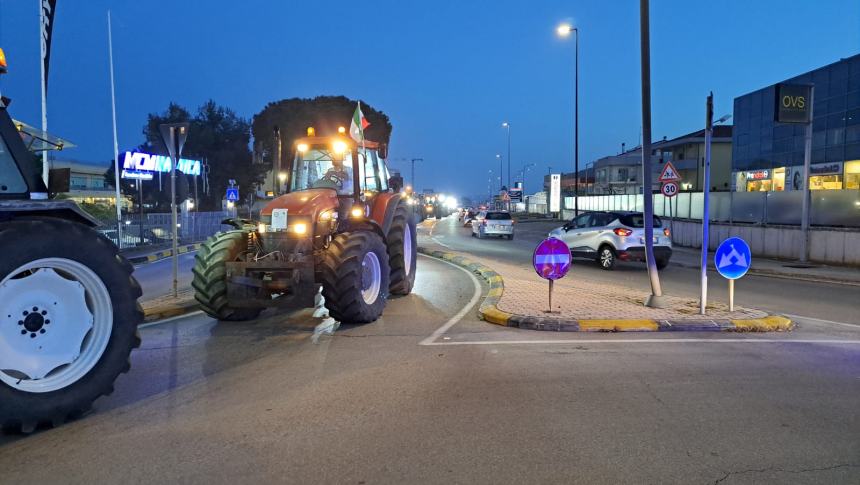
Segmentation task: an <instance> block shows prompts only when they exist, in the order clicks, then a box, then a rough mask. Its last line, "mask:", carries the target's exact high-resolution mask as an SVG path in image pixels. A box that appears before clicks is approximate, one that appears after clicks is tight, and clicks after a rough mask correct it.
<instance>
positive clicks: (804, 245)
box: [800, 86, 815, 263]
mask: <svg viewBox="0 0 860 485" xmlns="http://www.w3.org/2000/svg"><path fill="white" fill-rule="evenodd" d="M813 101H815V86H812V87H810V88H809V123H807V124H806V133H805V136H804V145H803V202H802V204H801V206H800V231H801V232H802V233H803V234H802V236H801V238H800V261H801V262H804V263H805V262H806V261H809V204H810V202H811V201H810V196H811V194H810V192H809V165H810V163H811V161H812V117H813V116H814V113H813V112H812V109H813V106H814V105H813Z"/></svg>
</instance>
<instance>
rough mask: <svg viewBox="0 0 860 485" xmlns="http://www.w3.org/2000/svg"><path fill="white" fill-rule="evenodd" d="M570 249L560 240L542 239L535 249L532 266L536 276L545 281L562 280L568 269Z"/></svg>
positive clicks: (552, 238)
mask: <svg viewBox="0 0 860 485" xmlns="http://www.w3.org/2000/svg"><path fill="white" fill-rule="evenodd" d="M570 260H571V256H570V248H568V247H567V244H565V243H564V241H562V240H561V239H557V238H554V237H551V238H547V239H544V240H543V241H541V243H540V244H538V246H537V247H536V248H535V252H534V254H533V255H532V264H534V267H535V271H536V272H537V274H538V276H540V277H541V278H543V279H547V280H557V279H560V278H564V275H566V274H567V270H569V269H570Z"/></svg>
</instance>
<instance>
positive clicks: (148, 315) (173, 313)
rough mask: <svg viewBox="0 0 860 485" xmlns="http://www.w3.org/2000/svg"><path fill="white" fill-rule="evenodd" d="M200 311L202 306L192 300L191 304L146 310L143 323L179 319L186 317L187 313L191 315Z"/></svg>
mask: <svg viewBox="0 0 860 485" xmlns="http://www.w3.org/2000/svg"><path fill="white" fill-rule="evenodd" d="M199 309H200V305H199V304H198V303H197V301H196V300H191V301H189V302H183V303H179V304H177V305H174V306H168V307H160V308H153V309H151V310H144V317H143V323H152V322H155V321H158V320H163V319H165V318H170V317H178V316H180V315H185V314H186V313H191V312H194V311H197V310H199Z"/></svg>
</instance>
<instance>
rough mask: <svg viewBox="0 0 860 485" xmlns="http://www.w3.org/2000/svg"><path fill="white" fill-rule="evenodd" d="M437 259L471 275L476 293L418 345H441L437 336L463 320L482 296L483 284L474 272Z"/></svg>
mask: <svg viewBox="0 0 860 485" xmlns="http://www.w3.org/2000/svg"><path fill="white" fill-rule="evenodd" d="M420 256H424V257H425V258H429V257H430V256H426V255H424V254H421V255H420ZM433 259H436V258H433ZM436 261H440V262H442V263H445V264H448V265H451V266H453V267H455V268H457V269H459V270H460V271H462V272H464V273H466V274H467V275H469V278H472V283H473V284H474V285H475V294H474V295H472V299H471V300H469V303H467V304H466V306H464V307H463V308H462V309H461V310H460V311H459V312H457V314H456V315H454V316H453V317H451V319H450V320H448V321H447V322H445V324H444V325H442V326H441V327H439V328H437V329H436V331H435V332H433V333H432V334H430V336H429V337H427V338H425V339H424V340H422V341H421V342H420V343H419V344H418V345H441V344H437V343H435V342H434V341H435V340H436V339H437V338H439V337H440V336H441V335H442V334H444V333H445V332H447V331H448V329H450V328H451V327H453V326H454V325H456V324H457V322H459V321H460V320H462V319H463V317H464V316H466V313H468V312H469V310H471V309H472V307H474V306H475V303H477V302H478V300H479V299H480V298H481V284H480V283H479V282H478V279H477V278H475V275H473V274H472V273H470V272H469V271H468V270H466V269H465V268H462V267H460V266H457V265H456V264H454V263H450V262H448V261H444V260H441V259H436Z"/></svg>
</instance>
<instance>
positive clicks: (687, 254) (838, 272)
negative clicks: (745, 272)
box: [671, 246, 860, 286]
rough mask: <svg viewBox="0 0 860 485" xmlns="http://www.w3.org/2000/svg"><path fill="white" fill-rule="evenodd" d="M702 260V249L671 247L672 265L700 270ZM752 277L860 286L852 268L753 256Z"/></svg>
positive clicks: (859, 273) (710, 257)
mask: <svg viewBox="0 0 860 485" xmlns="http://www.w3.org/2000/svg"><path fill="white" fill-rule="evenodd" d="M701 257H702V252H701V250H700V249H694V248H685V247H680V246H675V247H673V248H672V260H671V263H672V264H676V265H678V266H683V267H685V268H699V267H701V266H700V265H701ZM708 268H709V269H710V270H712V271H715V267H714V253H713V251H711V252H709V253H708ZM749 274H755V275H761V276H773V277H778V278H779V277H781V278H791V279H799V280H808V281H822V282H828V283H842V284H854V285H858V286H860V268H857V267H852V266H829V265H825V264H821V263H811V262H810V263H800V262H798V261H780V260H776V259H768V258H762V257H757V256H753V258H752V265H751V266H750V270H749Z"/></svg>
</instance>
